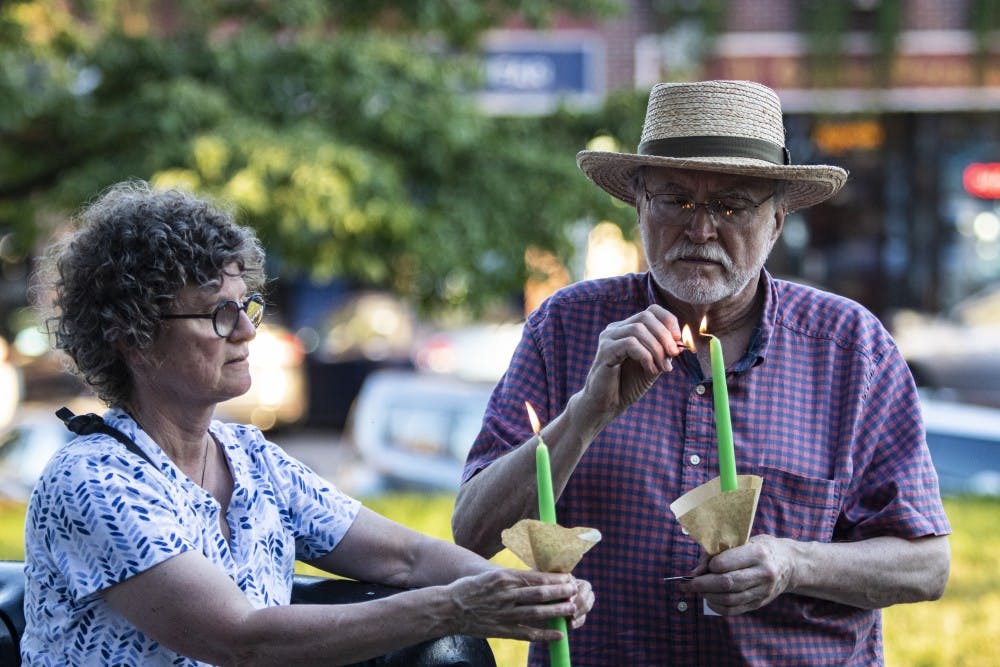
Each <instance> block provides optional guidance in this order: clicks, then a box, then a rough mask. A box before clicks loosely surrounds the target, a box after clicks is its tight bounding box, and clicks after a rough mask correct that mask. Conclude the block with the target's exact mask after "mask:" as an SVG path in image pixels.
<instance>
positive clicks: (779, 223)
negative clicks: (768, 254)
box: [771, 204, 788, 244]
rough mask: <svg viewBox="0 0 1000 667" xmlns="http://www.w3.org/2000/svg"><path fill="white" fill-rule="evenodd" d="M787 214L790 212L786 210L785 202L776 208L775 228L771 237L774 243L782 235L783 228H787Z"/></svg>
mask: <svg viewBox="0 0 1000 667" xmlns="http://www.w3.org/2000/svg"><path fill="white" fill-rule="evenodd" d="M786 215H788V212H787V211H786V210H785V205H784V204H781V205H780V206H778V207H776V208H775V209H774V230H773V232H772V237H771V243H772V244H773V243H774V242H775V241H777V240H778V237H779V236H781V230H782V229H784V228H785V216H786Z"/></svg>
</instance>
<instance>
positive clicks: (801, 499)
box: [752, 466, 843, 542]
mask: <svg viewBox="0 0 1000 667" xmlns="http://www.w3.org/2000/svg"><path fill="white" fill-rule="evenodd" d="M756 474H758V475H760V476H761V477H762V478H763V479H764V482H763V485H762V486H761V492H760V500H759V502H758V503H757V514H756V517H755V518H754V525H753V531H752V532H753V534H754V535H758V534H767V535H774V536H775V537H787V538H789V539H793V540H800V541H815V542H829V541H831V539H832V536H833V529H834V526H835V525H836V523H837V517H838V516H840V509H841V503H842V495H843V492H842V489H841V484H840V482H838V481H836V480H830V479H821V478H816V477H803V476H801V475H796V474H793V473H790V472H787V471H785V470H779V469H778V468H769V467H767V466H759V467H758V468H757V470H756Z"/></svg>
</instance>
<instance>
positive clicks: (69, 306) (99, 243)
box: [36, 181, 265, 406]
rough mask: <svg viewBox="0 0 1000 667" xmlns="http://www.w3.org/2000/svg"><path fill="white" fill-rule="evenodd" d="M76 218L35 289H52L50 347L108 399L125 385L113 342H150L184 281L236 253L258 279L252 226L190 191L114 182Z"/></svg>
mask: <svg viewBox="0 0 1000 667" xmlns="http://www.w3.org/2000/svg"><path fill="white" fill-rule="evenodd" d="M77 222H78V223H79V225H78V229H77V230H76V231H75V232H73V233H71V234H69V235H67V236H66V237H65V238H63V239H62V240H61V241H59V242H57V243H55V244H54V245H53V246H52V247H51V248H50V249H49V252H48V253H47V254H46V256H45V258H44V260H43V265H42V269H41V271H40V274H39V276H40V278H39V281H40V284H39V285H37V286H36V288H37V287H41V288H43V289H45V288H47V292H46V293H48V294H49V295H51V304H49V305H48V306H49V307H50V308H51V309H52V310H51V313H52V314H51V316H50V317H48V318H47V320H46V327H47V329H48V331H49V334H50V336H52V335H54V344H55V347H56V348H58V349H61V350H64V351H65V352H66V353H67V354H68V355H69V357H70V359H72V361H73V364H74V366H75V368H74V369H73V370H74V371H75V372H76V373H77V374H78V375H80V376H81V377H82V378H83V380H84V381H85V382H86V383H87V384H88V385H90V386H91V387H92V388H93V389H94V391H95V392H96V394H97V395H98V397H99V398H100V399H101V400H103V401H104V402H105V403H107V404H108V405H110V406H121V405H124V404H125V403H126V402H127V401H128V399H129V397H130V395H131V392H132V374H131V372H130V371H129V368H128V366H127V365H126V363H125V359H124V357H123V355H122V354H121V352H120V351H119V350H120V347H121V346H124V347H126V348H133V349H146V348H148V347H149V346H150V345H151V344H152V342H153V341H154V340H155V339H156V337H157V335H158V333H159V331H160V316H161V315H162V314H163V313H164V312H165V311H166V310H167V308H168V306H169V305H170V304H171V303H172V302H173V300H174V299H175V298H176V296H177V294H178V292H179V291H180V290H181V289H182V288H183V287H185V286H188V285H194V286H199V287H201V286H205V285H208V284H209V283H212V282H215V281H218V280H220V279H221V278H222V277H223V274H224V273H225V269H226V267H227V266H229V265H230V264H232V263H234V262H235V263H236V264H237V265H238V266H239V268H240V271H241V272H242V274H241V275H242V276H243V279H244V281H245V282H246V285H247V288H248V289H249V290H250V291H253V292H259V291H261V289H262V287H263V285H264V281H265V276H264V251H263V249H262V248H261V245H260V243H259V242H258V240H257V237H256V235H255V234H254V232H253V230H251V229H249V228H246V227H242V226H240V225H238V224H236V223H235V222H234V220H233V217H232V215H231V213H230V212H229V211H227V210H224V209H222V208H219V207H217V206H216V205H214V204H212V203H210V202H208V201H206V200H203V199H199V198H197V197H195V196H194V195H192V194H190V193H187V192H183V191H181V190H157V189H154V188H153V187H151V186H150V185H149V184H148V183H146V182H144V181H127V182H123V183H118V184H116V185H113V186H111V187H110V188H108V189H107V190H106V191H104V192H103V193H102V194H101V195H100V196H99V197H98V198H97V199H96V200H95V201H93V202H92V203H90V204H89V205H87V206H86V207H85V208H84V209H83V210H82V211H81V212H80V213H79V215H78V216H77Z"/></svg>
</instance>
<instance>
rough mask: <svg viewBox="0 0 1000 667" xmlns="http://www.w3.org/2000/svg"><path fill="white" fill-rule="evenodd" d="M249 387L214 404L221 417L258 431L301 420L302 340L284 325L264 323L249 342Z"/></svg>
mask: <svg viewBox="0 0 1000 667" xmlns="http://www.w3.org/2000/svg"><path fill="white" fill-rule="evenodd" d="M250 376H251V378H252V379H253V382H252V383H251V384H250V390H249V391H247V393H245V394H243V395H242V396H237V397H236V398H232V399H230V400H228V401H226V402H224V403H220V404H219V405H218V407H217V408H216V411H215V413H216V416H217V417H218V418H219V419H222V420H224V421H235V422H240V423H244V424H253V425H254V426H256V427H257V428H259V429H261V430H262V431H267V430H270V429H273V428H279V427H283V426H292V425H295V424H298V423H300V422H302V420H303V419H304V418H305V416H306V412H307V410H308V406H309V390H308V385H307V381H306V368H305V353H304V351H303V348H302V341H301V340H299V338H298V337H297V336H296V335H295V334H293V333H292V332H290V331H289V330H288V329H286V328H285V327H283V326H281V325H278V324H272V323H264V324H261V325H260V327H259V328H258V329H257V337H256V338H254V339H253V341H251V342H250Z"/></svg>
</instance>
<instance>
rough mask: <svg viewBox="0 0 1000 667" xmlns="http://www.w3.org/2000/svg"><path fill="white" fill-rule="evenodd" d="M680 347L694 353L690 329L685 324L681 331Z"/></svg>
mask: <svg viewBox="0 0 1000 667" xmlns="http://www.w3.org/2000/svg"><path fill="white" fill-rule="evenodd" d="M681 345H683V346H684V347H686V348H687V349H689V350H691V351H692V352H694V351H695V349H694V336H693V335H692V334H691V327H689V326H688V325H686V324H685V325H684V328H683V329H681Z"/></svg>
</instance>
